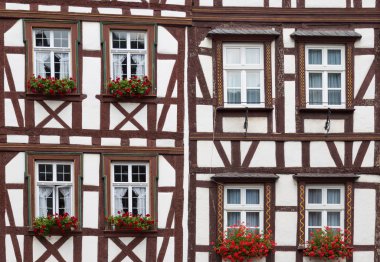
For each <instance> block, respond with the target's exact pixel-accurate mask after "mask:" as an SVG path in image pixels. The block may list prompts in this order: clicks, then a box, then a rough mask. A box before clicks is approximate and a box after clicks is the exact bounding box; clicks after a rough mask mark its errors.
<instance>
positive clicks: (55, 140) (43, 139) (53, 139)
mask: <svg viewBox="0 0 380 262" xmlns="http://www.w3.org/2000/svg"><path fill="white" fill-rule="evenodd" d="M40 143H41V144H59V143H60V137H59V136H42V135H41V136H40Z"/></svg>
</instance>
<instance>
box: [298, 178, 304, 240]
mask: <svg viewBox="0 0 380 262" xmlns="http://www.w3.org/2000/svg"><path fill="white" fill-rule="evenodd" d="M299 200H300V203H299V213H298V215H299V228H298V231H299V236H298V237H299V238H298V244H299V245H303V244H304V243H305V186H304V185H300V187H299Z"/></svg>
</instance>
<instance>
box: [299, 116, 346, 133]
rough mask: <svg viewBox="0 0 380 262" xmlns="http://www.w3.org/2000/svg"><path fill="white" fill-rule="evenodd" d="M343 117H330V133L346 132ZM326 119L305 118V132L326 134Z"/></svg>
mask: <svg viewBox="0 0 380 262" xmlns="http://www.w3.org/2000/svg"><path fill="white" fill-rule="evenodd" d="M344 122H345V120H343V119H330V131H329V133H330V134H331V133H344ZM325 124H326V119H305V120H304V132H305V133H322V134H325V133H326V130H325Z"/></svg>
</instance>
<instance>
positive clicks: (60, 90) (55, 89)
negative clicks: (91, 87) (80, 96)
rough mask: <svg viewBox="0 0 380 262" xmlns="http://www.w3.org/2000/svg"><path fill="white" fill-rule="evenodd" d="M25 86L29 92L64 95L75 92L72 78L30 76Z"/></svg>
mask: <svg viewBox="0 0 380 262" xmlns="http://www.w3.org/2000/svg"><path fill="white" fill-rule="evenodd" d="M27 87H28V90H29V92H30V93H33V94H43V95H47V96H64V95H66V94H72V93H75V92H76V90H77V88H76V85H75V81H74V79H73V78H63V79H56V78H54V77H46V78H45V77H41V76H40V75H39V76H37V77H35V76H32V77H31V78H30V79H29V81H28V83H27Z"/></svg>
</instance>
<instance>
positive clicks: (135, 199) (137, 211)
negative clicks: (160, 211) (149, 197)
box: [132, 187, 146, 215]
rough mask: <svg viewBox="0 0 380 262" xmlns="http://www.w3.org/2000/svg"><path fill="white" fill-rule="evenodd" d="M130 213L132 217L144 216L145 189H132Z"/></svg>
mask: <svg viewBox="0 0 380 262" xmlns="http://www.w3.org/2000/svg"><path fill="white" fill-rule="evenodd" d="M132 213H133V214H134V215H145V214H146V188H145V187H133V188H132Z"/></svg>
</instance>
